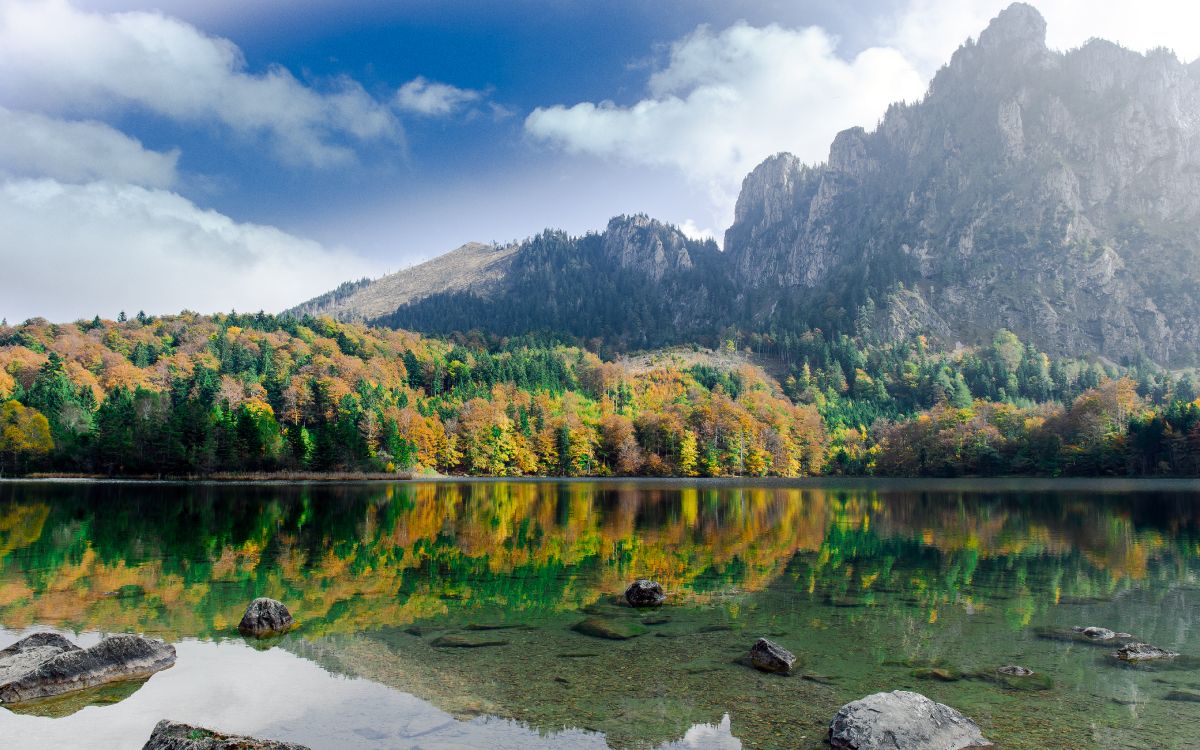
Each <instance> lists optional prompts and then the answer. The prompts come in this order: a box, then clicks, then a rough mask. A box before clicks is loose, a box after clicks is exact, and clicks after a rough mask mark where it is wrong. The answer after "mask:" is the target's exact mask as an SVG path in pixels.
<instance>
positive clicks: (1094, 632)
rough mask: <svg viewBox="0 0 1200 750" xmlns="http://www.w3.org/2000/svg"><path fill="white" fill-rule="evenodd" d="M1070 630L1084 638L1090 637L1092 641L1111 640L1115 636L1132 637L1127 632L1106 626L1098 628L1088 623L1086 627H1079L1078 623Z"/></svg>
mask: <svg viewBox="0 0 1200 750" xmlns="http://www.w3.org/2000/svg"><path fill="white" fill-rule="evenodd" d="M1071 630H1072V631H1074V632H1076V633H1079V634H1080V635H1082V636H1083V637H1084V638H1090V639H1091V640H1093V641H1111V640H1113V639H1116V638H1132V637H1133V636H1132V635H1130V634H1129V633H1118V632H1116V631H1114V630H1109V629H1108V628H1098V627H1096V626H1095V625H1089V626H1088V627H1086V628H1081V627H1079V626H1078V625H1076V626H1075V627H1073V628H1071Z"/></svg>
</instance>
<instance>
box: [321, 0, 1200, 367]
mask: <svg viewBox="0 0 1200 750" xmlns="http://www.w3.org/2000/svg"><path fill="white" fill-rule="evenodd" d="M1045 36H1046V24H1045V21H1044V20H1043V19H1042V17H1041V15H1040V14H1039V13H1038V12H1037V11H1036V10H1035V9H1034V8H1032V7H1030V6H1028V5H1024V4H1020V3H1018V4H1014V5H1012V6H1010V7H1009V8H1008V9H1006V10H1004V11H1003V12H1002V13H1001V14H1000V15H999V16H998V17H997V18H995V19H994V20H993V21H992V22H991V24H990V25H989V26H988V28H987V29H985V30H984V31H983V32H982V33H981V34H980V35H979V38H978V40H977V41H968V42H967V43H966V44H964V45H963V46H962V47H961V48H959V50H958V51H957V52H955V54H954V55H953V57H952V59H951V60H950V62H949V64H947V65H946V66H945V67H943V68H942V69H941V70H940V71H939V72H938V73H937V74H936V76H935V77H934V79H933V81H932V82H931V84H930V87H929V90H928V92H927V94H926V95H925V97H924V98H923V99H921V100H920V101H918V102H914V103H909V104H895V105H893V106H892V107H890V108H889V109H888V111H887V113H886V114H885V116H884V117H883V119H882V120H881V121H880V123H879V125H878V127H876V128H875V129H874V130H872V131H866V130H864V129H862V128H852V129H849V130H846V131H844V132H842V133H840V134H839V135H838V136H837V137H836V138H835V139H834V142H833V144H832V146H831V148H830V154H829V160H828V161H827V162H826V163H824V164H818V165H806V164H803V163H801V162H800V161H799V160H798V159H797V158H796V157H794V156H792V155H790V154H778V155H776V156H773V157H771V158H769V159H767V160H766V161H764V162H763V163H762V164H761V165H759V166H758V167H757V168H755V170H754V171H753V172H752V173H751V174H750V175H749V176H747V177H746V178H745V181H744V183H743V186H742V190H741V193H740V196H739V198H738V201H737V206H736V211H735V220H734V223H733V225H732V226H731V227H730V228H729V230H728V231H727V232H726V234H725V251H724V252H723V253H722V252H720V251H718V250H717V248H716V246H715V245H712V244H703V243H697V242H694V241H692V240H688V239H687V238H686V237H684V236H683V235H682V234H681V233H680V232H679V231H678V230H677V229H675V228H673V227H670V226H667V225H664V224H661V223H659V222H656V221H653V220H651V219H649V218H647V217H644V216H639V217H619V218H617V219H614V220H613V221H612V222H611V223H610V224H609V226H608V228H607V229H606V230H605V231H604V232H603V233H599V234H591V235H587V236H585V237H581V238H571V237H568V236H566V235H564V234H562V233H557V232H547V233H545V234H543V235H540V236H538V237H536V238H533V239H531V240H529V241H527V242H525V243H521V244H520V245H518V246H515V247H514V248H510V249H508V252H510V253H511V254H510V255H507V256H505V258H504V259H503V262H497V263H496V264H495V265H493V266H490V268H491V274H492V275H490V276H488V277H487V279H486V283H484V282H483V281H482V280H477V278H476V277H475V276H472V275H470V274H468V275H467V276H466V277H464V276H456V275H455V274H454V273H451V272H449V271H443V270H441V268H442V267H441V266H437V267H436V269H437V270H436V272H432V271H430V272H427V271H423V270H422V269H425V268H426V266H429V265H430V264H425V265H424V266H418V267H417V268H415V269H411V270H410V271H407V272H403V273H402V274H400V275H399V276H400V277H402V279H403V280H401V279H396V278H394V277H385V279H381V280H380V281H378V282H372V283H370V284H367V285H366V286H362V287H354V288H351V289H349V290H348V292H347V293H346V294H344V295H342V297H341V298H336V299H333V300H331V301H330V302H328V303H325V304H328V305H330V307H329V310H331V311H333V312H336V313H337V314H338V315H341V316H347V315H349V316H357V317H360V318H364V319H368V320H374V321H377V322H382V323H386V324H389V325H397V326H410V327H415V328H417V329H419V330H429V331H438V332H442V331H450V330H463V329H470V328H481V329H486V330H492V331H495V332H498V333H506V334H509V333H522V332H525V331H541V330H557V331H562V332H567V333H571V334H574V335H577V336H580V337H585V338H590V337H603V338H605V339H610V340H613V341H615V342H617V343H620V344H624V345H631V346H632V345H647V344H657V343H670V342H672V341H687V340H693V339H697V338H699V339H702V340H709V341H711V340H713V339H714V338H717V337H718V336H722V335H723V334H724V332H725V331H727V330H728V329H729V328H730V327H736V328H738V329H741V330H743V331H776V332H781V331H802V330H803V329H805V328H806V327H819V328H821V329H822V330H823V331H825V332H827V333H837V332H847V333H854V332H857V333H860V334H864V335H868V336H871V337H875V338H896V337H904V336H908V335H911V334H914V333H922V334H925V335H926V336H928V337H930V338H932V339H934V340H935V341H937V342H940V343H942V344H944V345H947V346H948V345H953V344H954V343H955V342H959V341H961V342H964V343H973V342H977V341H988V340H991V337H992V336H993V334H994V333H995V332H996V331H997V330H998V329H1001V328H1007V329H1010V330H1012V331H1015V332H1016V333H1017V334H1018V335H1019V336H1021V338H1023V339H1025V340H1028V341H1032V342H1033V343H1034V344H1035V345H1037V346H1038V347H1039V348H1041V349H1044V350H1046V351H1048V352H1051V353H1054V354H1096V355H1102V356H1107V357H1109V358H1112V359H1117V360H1122V359H1123V360H1131V359H1134V358H1137V357H1139V356H1146V357H1149V358H1151V359H1154V360H1155V361H1158V362H1160V363H1172V364H1194V363H1196V354H1195V353H1196V352H1197V351H1200V263H1197V260H1200V61H1198V62H1196V63H1192V64H1191V65H1185V64H1183V63H1181V62H1179V61H1178V60H1177V59H1176V58H1175V56H1174V55H1173V54H1171V53H1169V52H1167V51H1164V50H1157V51H1152V52H1150V53H1148V54H1145V55H1143V54H1139V53H1135V52H1131V51H1129V50H1126V49H1123V48H1121V47H1119V46H1117V45H1115V44H1112V43H1110V42H1105V41H1100V40H1094V41H1091V42H1089V43H1088V44H1086V45H1084V46H1083V47H1080V48H1078V49H1074V50H1070V51H1067V52H1057V51H1054V50H1051V49H1049V48H1048V47H1047V46H1046V43H1045ZM455 252H456V253H457V252H461V251H455ZM495 252H501V251H495ZM451 255H453V254H451ZM445 257H447V258H448V257H450V256H445ZM440 260H441V259H438V261H431V263H433V264H436V263H438V262H439V261H440ZM448 265H449V266H450V267H451V268H454V267H457V265H458V264H456V263H450V264H448ZM472 273H474V272H472ZM389 280H391V281H389ZM385 282H387V283H386V284H385ZM334 294H335V297H336V293H334ZM366 299H370V300H371V304H370V305H367V304H366V303H365V302H360V300H366ZM315 302H316V301H314V303H315ZM314 303H309V305H310V306H311V305H313V304H314ZM389 305H391V306H392V308H393V311H392V312H389V313H387V314H382V313H381V311H382V310H384V309H385V308H387V307H388V306H389Z"/></svg>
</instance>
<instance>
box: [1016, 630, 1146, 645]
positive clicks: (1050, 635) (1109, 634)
mask: <svg viewBox="0 0 1200 750" xmlns="http://www.w3.org/2000/svg"><path fill="white" fill-rule="evenodd" d="M1033 632H1034V634H1035V635H1036V636H1037V637H1038V638H1044V639H1046V640H1049V641H1064V642H1067V643H1080V644H1084V645H1087V646H1101V647H1103V646H1112V645H1114V644H1121V643H1124V642H1126V641H1129V640H1131V639H1132V638H1133V636H1132V635H1130V634H1129V633H1118V632H1116V631H1113V630H1109V629H1108V628H1096V627H1088V628H1081V627H1074V628H1063V629H1060V628H1034V631H1033Z"/></svg>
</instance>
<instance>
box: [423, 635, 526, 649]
mask: <svg viewBox="0 0 1200 750" xmlns="http://www.w3.org/2000/svg"><path fill="white" fill-rule="evenodd" d="M429 645H430V646H433V647H435V648H486V647H487V646H507V645H508V641H505V640H500V639H492V640H488V639H486V638H467V637H465V636H461V635H443V636H438V637H437V638H434V639H433V640H432V641H430V642H429Z"/></svg>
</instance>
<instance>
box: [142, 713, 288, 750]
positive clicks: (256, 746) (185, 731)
mask: <svg viewBox="0 0 1200 750" xmlns="http://www.w3.org/2000/svg"><path fill="white" fill-rule="evenodd" d="M142 750H309V748H307V747H305V746H304V745H297V744H296V743H294V742H277V741H275V740H260V739H255V738H254V737H239V736H237V735H232V734H222V733H220V732H214V731H212V730H210V729H201V728H200V727H193V726H190V725H188V724H178V723H175V722H173V721H166V720H165V719H164V720H163V721H160V722H158V725H157V726H155V727H154V732H153V733H151V735H150V739H149V740H147V741H146V744H145V745H143V746H142Z"/></svg>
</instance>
